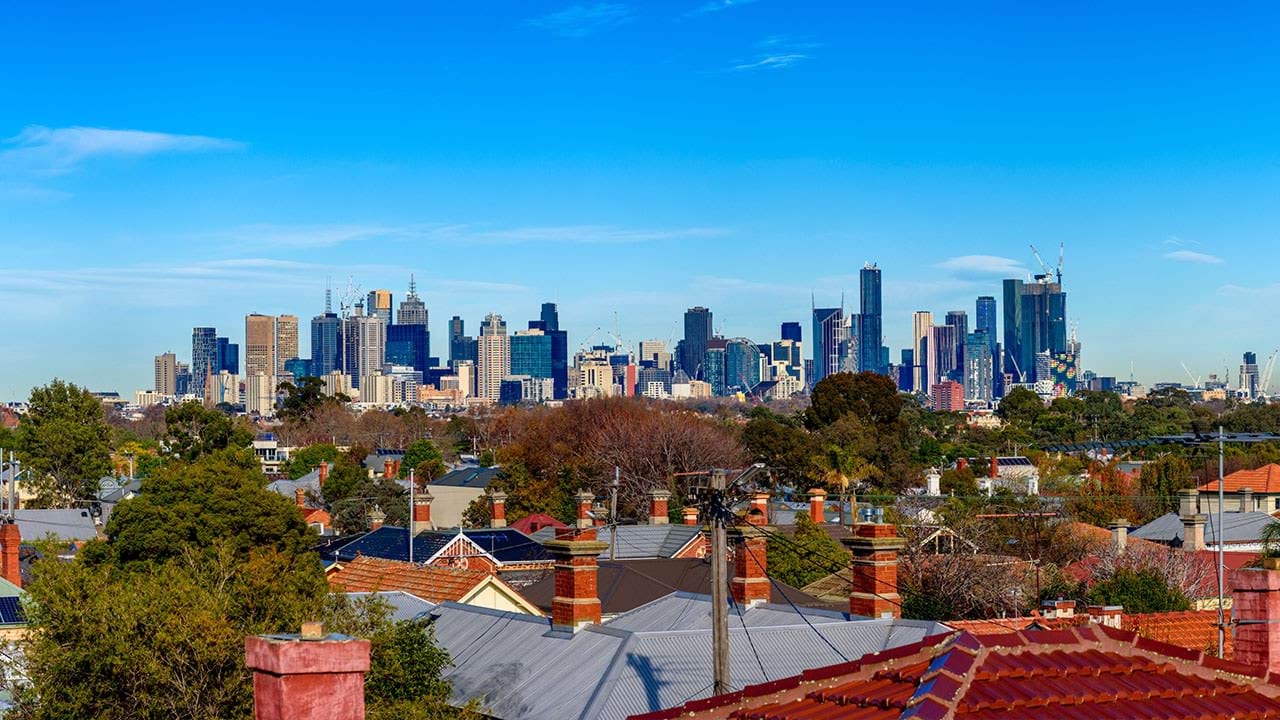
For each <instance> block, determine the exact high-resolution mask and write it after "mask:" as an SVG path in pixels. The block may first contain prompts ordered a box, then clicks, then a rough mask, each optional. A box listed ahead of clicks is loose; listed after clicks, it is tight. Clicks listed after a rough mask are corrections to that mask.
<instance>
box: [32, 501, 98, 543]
mask: <svg viewBox="0 0 1280 720" xmlns="http://www.w3.org/2000/svg"><path fill="white" fill-rule="evenodd" d="M13 515H14V518H15V519H16V520H17V523H18V532H20V533H22V539H23V540H26V541H32V540H43V539H44V538H46V537H48V536H50V535H52V536H54V537H56V538H58V539H60V540H92V539H94V538H96V537H98V528H97V526H96V525H94V523H93V516H92V515H90V514H89V511H88V510H86V509H82V508H68V509H49V510H15V511H14V513H13Z"/></svg>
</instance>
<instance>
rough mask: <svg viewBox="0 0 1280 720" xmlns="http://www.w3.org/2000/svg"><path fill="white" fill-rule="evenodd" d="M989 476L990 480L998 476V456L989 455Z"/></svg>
mask: <svg viewBox="0 0 1280 720" xmlns="http://www.w3.org/2000/svg"><path fill="white" fill-rule="evenodd" d="M990 477H991V479H992V480H995V479H996V478H998V477H1000V458H998V457H996V456H995V455H992V456H991V472H990Z"/></svg>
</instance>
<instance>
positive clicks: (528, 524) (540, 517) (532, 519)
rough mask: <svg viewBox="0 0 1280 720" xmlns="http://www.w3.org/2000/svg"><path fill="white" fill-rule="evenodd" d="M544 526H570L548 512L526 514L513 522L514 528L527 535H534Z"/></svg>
mask: <svg viewBox="0 0 1280 720" xmlns="http://www.w3.org/2000/svg"><path fill="white" fill-rule="evenodd" d="M544 527H552V528H566V527H569V526H568V525H565V524H564V523H562V522H560V521H559V520H557V519H555V518H553V517H551V516H550V515H547V514H546V513H534V514H532V515H526V516H524V517H522V518H520V519H519V520H516V521H515V522H513V523H511V528H512V529H513V530H519V531H520V532H522V533H524V534H525V535H532V534H534V533H536V532H538V531H539V530H541V529H542V528H544Z"/></svg>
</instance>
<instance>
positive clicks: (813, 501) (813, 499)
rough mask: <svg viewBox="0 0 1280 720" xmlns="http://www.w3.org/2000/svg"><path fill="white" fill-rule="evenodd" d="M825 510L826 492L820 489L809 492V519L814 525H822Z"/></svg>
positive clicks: (824, 520) (825, 519)
mask: <svg viewBox="0 0 1280 720" xmlns="http://www.w3.org/2000/svg"><path fill="white" fill-rule="evenodd" d="M826 509H827V491H826V490H823V489H822V488H813V489H811V490H809V519H810V520H812V521H814V522H816V523H824V522H826V521H827V518H826Z"/></svg>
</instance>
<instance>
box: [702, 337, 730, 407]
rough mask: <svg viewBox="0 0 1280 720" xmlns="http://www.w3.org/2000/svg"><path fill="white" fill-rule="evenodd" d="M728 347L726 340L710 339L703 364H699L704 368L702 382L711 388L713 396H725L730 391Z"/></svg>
mask: <svg viewBox="0 0 1280 720" xmlns="http://www.w3.org/2000/svg"><path fill="white" fill-rule="evenodd" d="M727 345H728V343H727V342H726V341H725V339H724V338H718V337H712V338H709V339H708V340H707V351H706V352H705V353H703V354H702V362H701V363H699V366H700V367H701V368H702V380H703V382H705V383H707V384H709V385H710V386H711V394H712V395H724V394H725V391H726V390H727V389H728V384H727V383H726V381H725V375H726V368H725V355H726V354H727V348H726V346H727Z"/></svg>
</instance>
